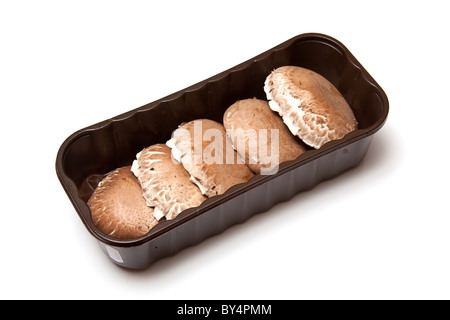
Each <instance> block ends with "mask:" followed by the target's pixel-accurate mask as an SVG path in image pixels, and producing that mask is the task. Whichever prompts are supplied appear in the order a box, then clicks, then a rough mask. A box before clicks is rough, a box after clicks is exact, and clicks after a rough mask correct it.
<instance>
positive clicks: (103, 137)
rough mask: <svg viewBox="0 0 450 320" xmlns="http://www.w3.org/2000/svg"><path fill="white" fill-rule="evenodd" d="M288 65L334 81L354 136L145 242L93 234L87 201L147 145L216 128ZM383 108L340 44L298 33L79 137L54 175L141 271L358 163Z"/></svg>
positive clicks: (61, 154)
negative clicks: (187, 128) (181, 128)
mask: <svg viewBox="0 0 450 320" xmlns="http://www.w3.org/2000/svg"><path fill="white" fill-rule="evenodd" d="M284 65H295V66H301V67H304V68H308V69H311V70H314V71H316V72H318V73H320V74H321V75H323V76H324V77H325V78H327V79H328V80H329V81H330V82H331V83H333V84H334V85H335V86H336V87H337V88H338V90H339V91H340V92H341V93H342V95H343V96H344V97H345V99H346V100H347V101H348V103H349V104H350V106H351V108H352V109H353V111H354V113H355V116H356V118H357V120H358V123H359V129H358V130H357V131H354V132H351V133H350V134H348V135H347V136H345V137H344V138H343V139H340V140H336V141H331V142H329V143H327V144H325V145H324V146H322V147H321V148H320V149H318V150H308V151H307V152H305V153H304V154H302V155H301V156H300V157H299V158H297V159H296V160H294V161H289V162H285V163H283V164H281V165H280V168H279V171H278V173H277V174H275V175H271V176H270V175H269V176H262V175H257V176H255V177H254V178H253V179H252V180H250V181H249V182H247V183H244V184H240V185H236V186H234V187H232V188H231V189H229V190H228V191H227V192H226V193H225V194H223V195H220V196H216V197H212V198H209V199H207V200H206V201H205V202H204V203H203V204H202V205H200V206H199V207H198V208H192V209H189V210H186V211H184V212H182V213H181V214H180V215H179V216H178V217H177V218H176V219H174V220H171V221H163V222H161V223H160V224H158V225H157V226H156V227H155V228H153V229H152V230H151V231H150V232H149V233H148V234H147V235H145V236H143V237H140V238H137V239H133V240H117V239H114V238H112V237H109V236H107V235H105V234H103V233H102V232H100V231H99V230H98V229H97V228H96V227H95V225H94V224H93V222H92V219H91V214H90V211H89V208H88V206H87V204H86V203H87V200H88V198H89V196H90V195H91V194H92V192H93V189H94V188H95V186H96V184H97V183H98V182H99V181H100V179H101V178H103V177H104V176H105V175H106V174H107V173H108V172H110V171H112V170H114V169H115V168H118V167H121V166H125V165H131V163H132V161H133V159H135V156H136V153H138V152H139V151H141V150H142V149H143V148H145V147H147V146H149V145H152V144H155V143H165V142H166V141H167V140H168V139H169V138H170V136H171V133H172V131H173V130H174V129H176V128H177V126H178V125H179V124H180V123H182V122H187V121H190V120H194V119H199V118H208V119H212V120H216V121H219V122H222V116H223V113H224V112H225V110H226V109H227V108H228V107H229V106H230V105H231V104H232V103H234V102H235V101H237V100H240V99H245V98H252V97H256V98H259V99H264V100H265V99H266V96H265V93H264V90H263V87H264V80H265V78H266V77H267V75H269V73H270V72H271V71H272V70H273V69H275V68H277V67H280V66H284ZM388 109H389V103H388V99H387V97H386V94H385V93H384V91H383V90H382V89H381V87H380V86H379V85H378V84H377V83H376V82H375V80H374V79H373V78H372V77H371V76H370V75H369V73H368V72H367V71H366V70H365V69H364V68H363V67H362V65H361V64H360V63H359V62H358V61H357V60H356V59H355V57H353V55H352V54H351V53H350V52H349V50H348V49H347V48H346V47H345V46H344V45H343V44H341V43H340V42H339V41H337V40H335V39H333V38H331V37H329V36H326V35H323V34H315V33H308V34H301V35H298V36H296V37H294V38H292V39H290V40H288V41H286V42H284V43H282V44H280V45H278V46H276V47H274V48H272V49H270V50H268V51H266V52H264V53H262V54H260V55H258V56H256V57H254V58H252V59H250V60H248V61H245V62H243V63H241V64H239V65H237V66H235V67H233V68H231V69H228V70H226V71H224V72H222V73H219V74H217V75H215V76H213V77H211V78H209V79H206V80H204V81H202V82H199V83H197V84H195V85H192V86H190V87H188V88H186V89H184V90H180V91H178V92H176V93H173V94H171V95H169V96H167V97H165V98H162V99H159V100H157V101H154V102H152V103H149V104H147V105H144V106H142V107H140V108H137V109H134V110H132V111H129V112H127V113H124V114H122V115H119V116H117V117H114V118H112V119H109V120H105V121H103V122H100V123H97V124H94V125H92V126H90V127H87V128H84V129H81V130H79V131H77V132H75V133H74V134H72V135H71V136H70V137H68V138H67V139H66V140H65V141H64V143H63V144H62V145H61V147H60V149H59V151H58V154H57V158H56V172H57V176H58V178H59V180H60V182H61V184H62V186H63V188H64V190H65V191H66V193H67V195H68V197H69V199H70V201H71V202H72V204H73V206H74V207H75V210H76V212H77V213H78V215H79V217H80V218H81V220H82V222H83V223H84V225H85V226H86V228H87V229H88V231H89V232H90V233H91V234H92V235H93V236H94V237H95V238H96V239H97V240H98V241H99V244H100V246H101V247H102V249H103V250H104V252H105V253H106V254H107V256H108V257H109V258H110V259H111V261H113V262H114V263H116V264H118V265H120V266H123V267H126V268H136V269H142V268H146V267H148V266H149V265H151V264H152V263H153V262H154V261H156V260H158V259H160V258H162V257H165V256H169V255H173V254H175V253H177V252H178V251H180V250H181V249H183V248H185V247H188V246H191V245H195V244H197V243H199V242H201V241H202V240H204V239H206V238H208V237H210V236H212V235H215V234H218V233H221V232H222V231H224V230H225V229H226V228H228V227H229V226H231V225H234V224H237V223H241V222H244V221H245V220H247V219H248V218H249V217H250V216H251V215H253V214H255V213H258V212H263V211H266V210H268V209H269V208H270V207H272V206H273V205H274V204H276V203H278V202H280V201H285V200H288V199H290V198H291V197H292V196H294V195H295V194H296V193H298V192H300V191H303V190H307V189H310V188H312V187H313V186H315V185H316V184H318V183H319V182H320V181H323V180H325V179H329V178H332V177H334V176H336V175H338V174H340V173H341V172H343V171H345V170H347V169H349V168H352V167H354V166H356V165H357V164H358V163H360V162H361V160H362V159H363V158H364V156H365V154H366V152H367V150H368V148H369V146H370V142H371V140H372V137H373V134H374V133H375V132H376V131H378V130H379V129H380V128H381V127H382V126H383V124H384V123H385V121H386V118H387V115H388Z"/></svg>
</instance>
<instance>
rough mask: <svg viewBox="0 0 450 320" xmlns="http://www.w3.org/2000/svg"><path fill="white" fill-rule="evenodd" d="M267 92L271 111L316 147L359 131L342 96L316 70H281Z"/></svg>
mask: <svg viewBox="0 0 450 320" xmlns="http://www.w3.org/2000/svg"><path fill="white" fill-rule="evenodd" d="M264 91H265V93H266V95H267V99H268V100H269V105H270V108H271V109H272V110H273V111H276V112H278V113H279V114H280V116H281V117H282V119H283V121H284V122H285V123H286V125H287V126H288V128H289V129H290V131H291V132H292V134H294V135H296V136H298V137H299V138H300V139H302V140H303V142H304V143H305V144H307V145H309V146H311V147H313V148H316V149H318V148H320V147H321V146H322V145H324V144H325V143H327V142H328V141H331V140H336V139H341V138H343V137H344V136H345V135H346V134H348V133H349V132H351V131H354V130H356V129H357V128H358V123H357V121H356V118H355V115H354V114H353V111H352V109H351V108H350V106H349V105H348V103H347V101H346V100H345V99H344V97H343V96H342V95H341V93H340V92H339V91H338V90H337V88H336V87H335V86H334V85H333V84H332V83H330V82H329V81H328V80H327V79H325V78H324V77H323V76H321V75H320V74H318V73H316V72H314V71H312V70H309V69H305V68H301V67H294V66H284V67H280V68H277V69H275V70H274V71H272V72H271V73H270V75H269V76H268V77H267V78H266V81H265V83H264Z"/></svg>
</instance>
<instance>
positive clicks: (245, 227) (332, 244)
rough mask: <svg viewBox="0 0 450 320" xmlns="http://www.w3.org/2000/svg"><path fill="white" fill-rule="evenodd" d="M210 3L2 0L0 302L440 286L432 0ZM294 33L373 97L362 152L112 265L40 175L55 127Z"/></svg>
mask: <svg viewBox="0 0 450 320" xmlns="http://www.w3.org/2000/svg"><path fill="white" fill-rule="evenodd" d="M217 3H218V2H217V1H204V2H199V1H179V2H173V1H126V2H125V1H70V2H69V1H2V2H1V4H0V107H1V114H0V115H1V126H0V139H1V157H0V161H1V175H0V185H1V192H0V195H1V201H0V214H1V216H0V226H1V229H0V298H2V299H81V298H86V299H202V298H207V299H434V298H438V299H444V298H445V299H449V298H450V272H449V270H450V255H449V254H450V250H449V249H450V216H449V212H450V210H449V206H448V198H449V192H448V191H449V188H448V181H449V180H450V175H449V167H448V164H447V161H448V153H447V152H446V151H447V149H448V136H449V129H448V125H449V121H450V111H449V107H450V106H449V99H448V93H449V84H450V83H449V79H450V78H449V74H450V64H449V56H450V51H449V46H448V30H450V23H449V22H448V21H449V19H448V10H447V9H445V8H446V7H445V2H444V1H440V2H439V1H426V2H424V1H420V2H419V1H377V2H374V3H366V2H363V1H328V2H320V3H319V2H318V1H252V2H250V1H242V0H241V1H226V2H221V4H217ZM305 32H320V33H325V34H328V35H330V36H332V37H335V38H336V39H338V40H340V41H341V42H342V43H343V44H344V45H346V46H347V47H348V48H349V50H350V51H351V52H352V53H353V54H354V55H355V56H356V58H357V59H358V60H359V61H360V62H361V63H362V65H363V66H364V67H365V68H366V69H367V70H368V71H369V73H370V74H371V75H372V76H373V77H374V78H375V80H376V81H377V82H378V83H379V84H380V85H381V86H382V87H383V89H384V90H385V91H386V93H387V95H388V98H389V101H390V114H389V117H388V121H387V123H386V125H385V126H384V127H383V128H382V129H381V131H379V132H378V133H377V134H376V135H375V136H374V139H373V142H372V145H371V148H370V150H369V152H368V154H367V157H366V158H365V160H364V162H363V163H362V164H361V165H360V166H359V167H357V168H356V169H354V170H351V171H349V172H347V173H344V174H343V175H341V176H339V177H337V178H335V179H333V180H331V181H328V182H324V183H322V184H320V185H318V186H317V187H316V188H314V189H313V190H311V191H308V192H304V193H301V194H299V195H297V196H296V197H295V198H293V199H292V200H291V201H289V202H285V203H281V204H279V205H277V206H275V207H274V208H272V209H271V210H270V211H268V212H266V213H263V214H260V215H256V216H254V217H253V218H251V219H250V220H249V221H247V222H246V223H244V224H241V225H238V226H235V227H232V228H231V229H228V230H227V231H225V232H224V233H223V234H221V235H219V236H216V237H213V238H210V239H208V240H206V241H204V242H202V243H201V244H199V245H197V246H195V247H191V248H189V249H186V250H184V251H182V252H180V253H179V254H177V255H176V256H174V257H171V258H166V259H163V260H160V261H159V262H157V263H156V264H154V265H153V266H152V267H151V268H149V269H147V270H144V271H138V272H136V271H133V272H130V271H127V270H124V269H121V268H119V267H117V266H116V265H114V264H113V263H111V262H110V261H109V260H108V259H107V258H106V256H105V255H104V254H103V252H102V251H101V249H100V247H99V246H98V245H97V242H96V240H94V238H93V237H92V236H91V235H90V234H89V233H88V232H87V230H86V229H85V227H84V226H83V224H82V223H81V221H80V219H79V218H78V216H77V214H76V212H75V210H74V208H73V207H72V205H71V203H70V201H69V199H68V198H67V196H66V194H65V193H64V191H63V189H62V187H61V185H60V183H59V181H58V179H57V177H56V173H55V169H54V165H55V158H56V153H57V151H58V148H59V146H60V145H61V143H62V142H63V141H64V139H65V138H66V137H68V136H69V135H70V134H71V133H73V132H74V131H76V130H78V129H81V128H84V127H86V126H88V125H91V124H94V123H97V122H99V121H101V120H104V119H108V118H110V117H113V116H115V115H118V114H121V113H123V112H126V111H128V110H131V109H134V108H137V107H140V106H141V105H144V104H146V103H148V102H151V101H154V100H156V99H159V98H161V97H164V96H166V95H168V94H170V93H173V92H175V91H178V90H180V89H183V88H185V87H187V86H189V85H191V84H194V83H196V82H198V81H201V80H203V79H205V78H207V77H210V76H212V75H215V74H217V73H219V72H221V71H223V70H225V69H228V68H230V67H232V66H234V65H236V64H238V63H240V62H242V61H245V60H247V59H249V58H252V57H253V56H255V55H257V54H259V53H261V52H263V51H265V50H267V49H270V48H272V47H273V46H275V45H277V44H279V43H281V42H283V41H285V40H287V39H290V38H291V37H293V36H295V35H297V34H301V33H305Z"/></svg>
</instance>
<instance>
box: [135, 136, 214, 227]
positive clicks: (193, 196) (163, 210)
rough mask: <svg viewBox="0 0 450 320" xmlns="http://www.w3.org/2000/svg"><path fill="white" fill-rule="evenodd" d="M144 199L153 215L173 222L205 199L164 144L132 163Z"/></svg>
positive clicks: (155, 146) (146, 150)
mask: <svg viewBox="0 0 450 320" xmlns="http://www.w3.org/2000/svg"><path fill="white" fill-rule="evenodd" d="M133 172H134V174H135V175H136V177H137V178H138V180H139V182H140V184H141V187H142V190H143V194H144V198H145V199H146V201H147V204H148V205H149V206H153V207H155V212H154V215H155V217H156V218H157V219H158V220H159V219H160V218H162V217H163V216H165V217H166V219H167V220H172V219H174V218H175V217H176V216H178V214H180V213H181V212H182V211H184V210H186V209H189V208H193V207H198V206H199V205H200V204H201V203H202V202H203V201H204V200H206V197H205V196H203V194H202V193H201V192H200V190H199V188H198V187H197V186H196V185H195V184H194V183H193V182H192V181H191V180H190V179H189V178H190V176H189V173H188V172H187V171H186V170H185V169H184V167H183V166H182V165H181V164H179V163H177V162H176V161H175V160H174V159H172V155H171V150H170V148H169V147H168V146H166V145H165V144H155V145H152V146H150V147H148V148H145V149H144V150H142V151H141V152H140V153H139V154H138V156H137V160H135V162H134V163H133Z"/></svg>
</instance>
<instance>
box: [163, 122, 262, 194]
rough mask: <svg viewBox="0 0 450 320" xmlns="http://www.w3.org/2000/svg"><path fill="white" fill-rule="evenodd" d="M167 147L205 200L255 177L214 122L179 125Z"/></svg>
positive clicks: (222, 128)
mask: <svg viewBox="0 0 450 320" xmlns="http://www.w3.org/2000/svg"><path fill="white" fill-rule="evenodd" d="M216 139H218V140H216ZM167 144H169V145H171V146H172V148H173V149H172V154H174V152H178V153H179V157H180V161H181V163H182V164H183V166H184V167H185V168H186V170H187V171H188V172H189V174H190V175H191V177H192V179H193V180H194V181H196V183H197V184H198V185H199V187H201V188H202V189H204V194H205V195H206V196H208V197H212V196H215V195H220V194H223V193H224V192H225V191H226V190H228V189H229V188H231V187H232V186H234V185H236V184H239V183H244V182H247V181H249V180H250V179H251V178H252V177H253V176H254V174H253V172H252V171H251V170H250V168H248V167H247V166H246V165H245V164H244V162H243V160H242V159H241V158H240V156H239V155H238V154H237V152H236V151H235V150H234V149H233V147H232V144H231V141H229V139H228V138H227V135H226V131H225V128H224V127H223V125H222V124H220V123H218V122H216V121H213V120H209V119H198V120H193V121H190V122H187V123H182V124H181V125H180V126H179V127H178V129H176V130H175V131H174V133H173V135H172V139H170V140H169V141H168V142H167ZM174 148H176V149H177V150H174Z"/></svg>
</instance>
